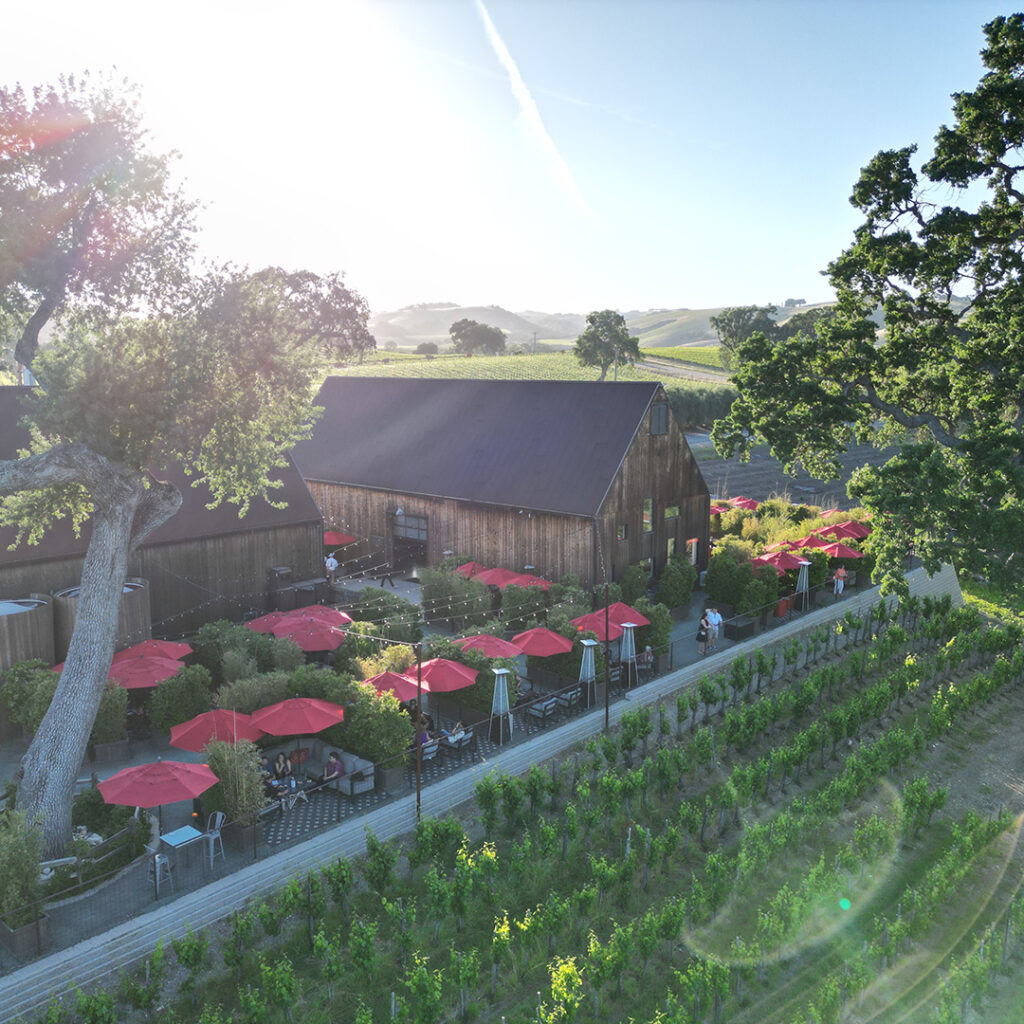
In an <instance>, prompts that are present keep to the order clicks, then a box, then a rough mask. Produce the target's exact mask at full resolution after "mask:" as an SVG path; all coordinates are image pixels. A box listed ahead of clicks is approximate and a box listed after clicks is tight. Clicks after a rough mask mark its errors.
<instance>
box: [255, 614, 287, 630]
mask: <svg viewBox="0 0 1024 1024" xmlns="http://www.w3.org/2000/svg"><path fill="white" fill-rule="evenodd" d="M287 614H288V613H287V612H267V614H266V615H261V616H260V617H259V618H258V619H250V620H249V621H248V622H247V623H246V624H245V628H246V629H251V630H252V631H253V632H254V633H269V632H270V631H271V630H272V629H273V628H274V626H276V625H277V624H278V623H279V622H280V621H281V620H282V619H283V618H285V616H286V615H287Z"/></svg>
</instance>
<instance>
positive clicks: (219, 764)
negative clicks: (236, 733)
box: [203, 740, 267, 825]
mask: <svg viewBox="0 0 1024 1024" xmlns="http://www.w3.org/2000/svg"><path fill="white" fill-rule="evenodd" d="M206 755H207V763H208V764H209V766H210V771H212V772H213V774H214V775H216V776H217V778H218V779H219V780H220V781H219V782H218V783H217V784H216V785H215V786H211V787H210V788H209V789H208V790H207V791H206V792H205V793H204V794H203V806H204V807H205V808H207V809H208V810H211V811H223V812H224V814H225V816H226V817H227V820H228V821H237V822H241V823H242V824H244V825H251V824H253V823H254V822H255V821H256V819H257V818H258V817H259V813H260V811H261V810H262V809H263V806H264V804H266V802H267V798H266V793H265V792H264V788H263V776H262V773H261V772H260V752H259V748H258V747H257V746H256V744H255V743H250V742H248V741H247V740H240V741H239V742H238V743H225V742H224V741H223V740H213V741H212V742H211V743H210V745H209V746H208V747H207V748H206Z"/></svg>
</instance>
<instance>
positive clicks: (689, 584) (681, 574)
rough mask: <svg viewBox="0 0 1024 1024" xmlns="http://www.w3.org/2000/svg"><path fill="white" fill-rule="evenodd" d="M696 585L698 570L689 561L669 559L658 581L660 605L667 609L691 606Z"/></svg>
mask: <svg viewBox="0 0 1024 1024" xmlns="http://www.w3.org/2000/svg"><path fill="white" fill-rule="evenodd" d="M696 583H697V570H696V568H695V567H694V566H693V565H692V564H691V563H690V561H689V560H688V559H684V558H671V559H669V562H668V565H666V566H665V568H664V569H663V570H662V573H661V579H660V580H658V603H659V604H663V605H665V607H666V608H680V607H682V606H684V605H687V604H689V603H690V598H691V597H692V596H693V588H694V586H695V585H696Z"/></svg>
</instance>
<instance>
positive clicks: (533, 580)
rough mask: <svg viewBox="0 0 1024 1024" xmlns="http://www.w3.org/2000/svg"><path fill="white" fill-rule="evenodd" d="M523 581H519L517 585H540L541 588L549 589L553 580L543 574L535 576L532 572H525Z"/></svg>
mask: <svg viewBox="0 0 1024 1024" xmlns="http://www.w3.org/2000/svg"><path fill="white" fill-rule="evenodd" d="M522 580H523V582H522V583H517V584H516V586H517V587H540V589H541V590H548V589H550V588H551V585H552V584H551V580H546V579H544V577H543V576H534V575H532V574H531V573H524V574H523V576H522Z"/></svg>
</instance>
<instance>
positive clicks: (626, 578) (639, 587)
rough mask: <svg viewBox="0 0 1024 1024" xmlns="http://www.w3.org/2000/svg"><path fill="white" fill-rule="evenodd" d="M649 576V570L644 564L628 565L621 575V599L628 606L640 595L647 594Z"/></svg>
mask: <svg viewBox="0 0 1024 1024" xmlns="http://www.w3.org/2000/svg"><path fill="white" fill-rule="evenodd" d="M650 578H651V574H650V571H649V570H648V569H647V568H646V567H645V566H643V565H631V566H629V567H628V568H627V569H626V571H625V573H624V574H623V576H622V600H623V601H625V602H626V604H628V605H630V606H632V605H635V604H636V602H637V601H639V600H640V598H641V597H645V596H646V595H647V582H648V580H649V579H650Z"/></svg>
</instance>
